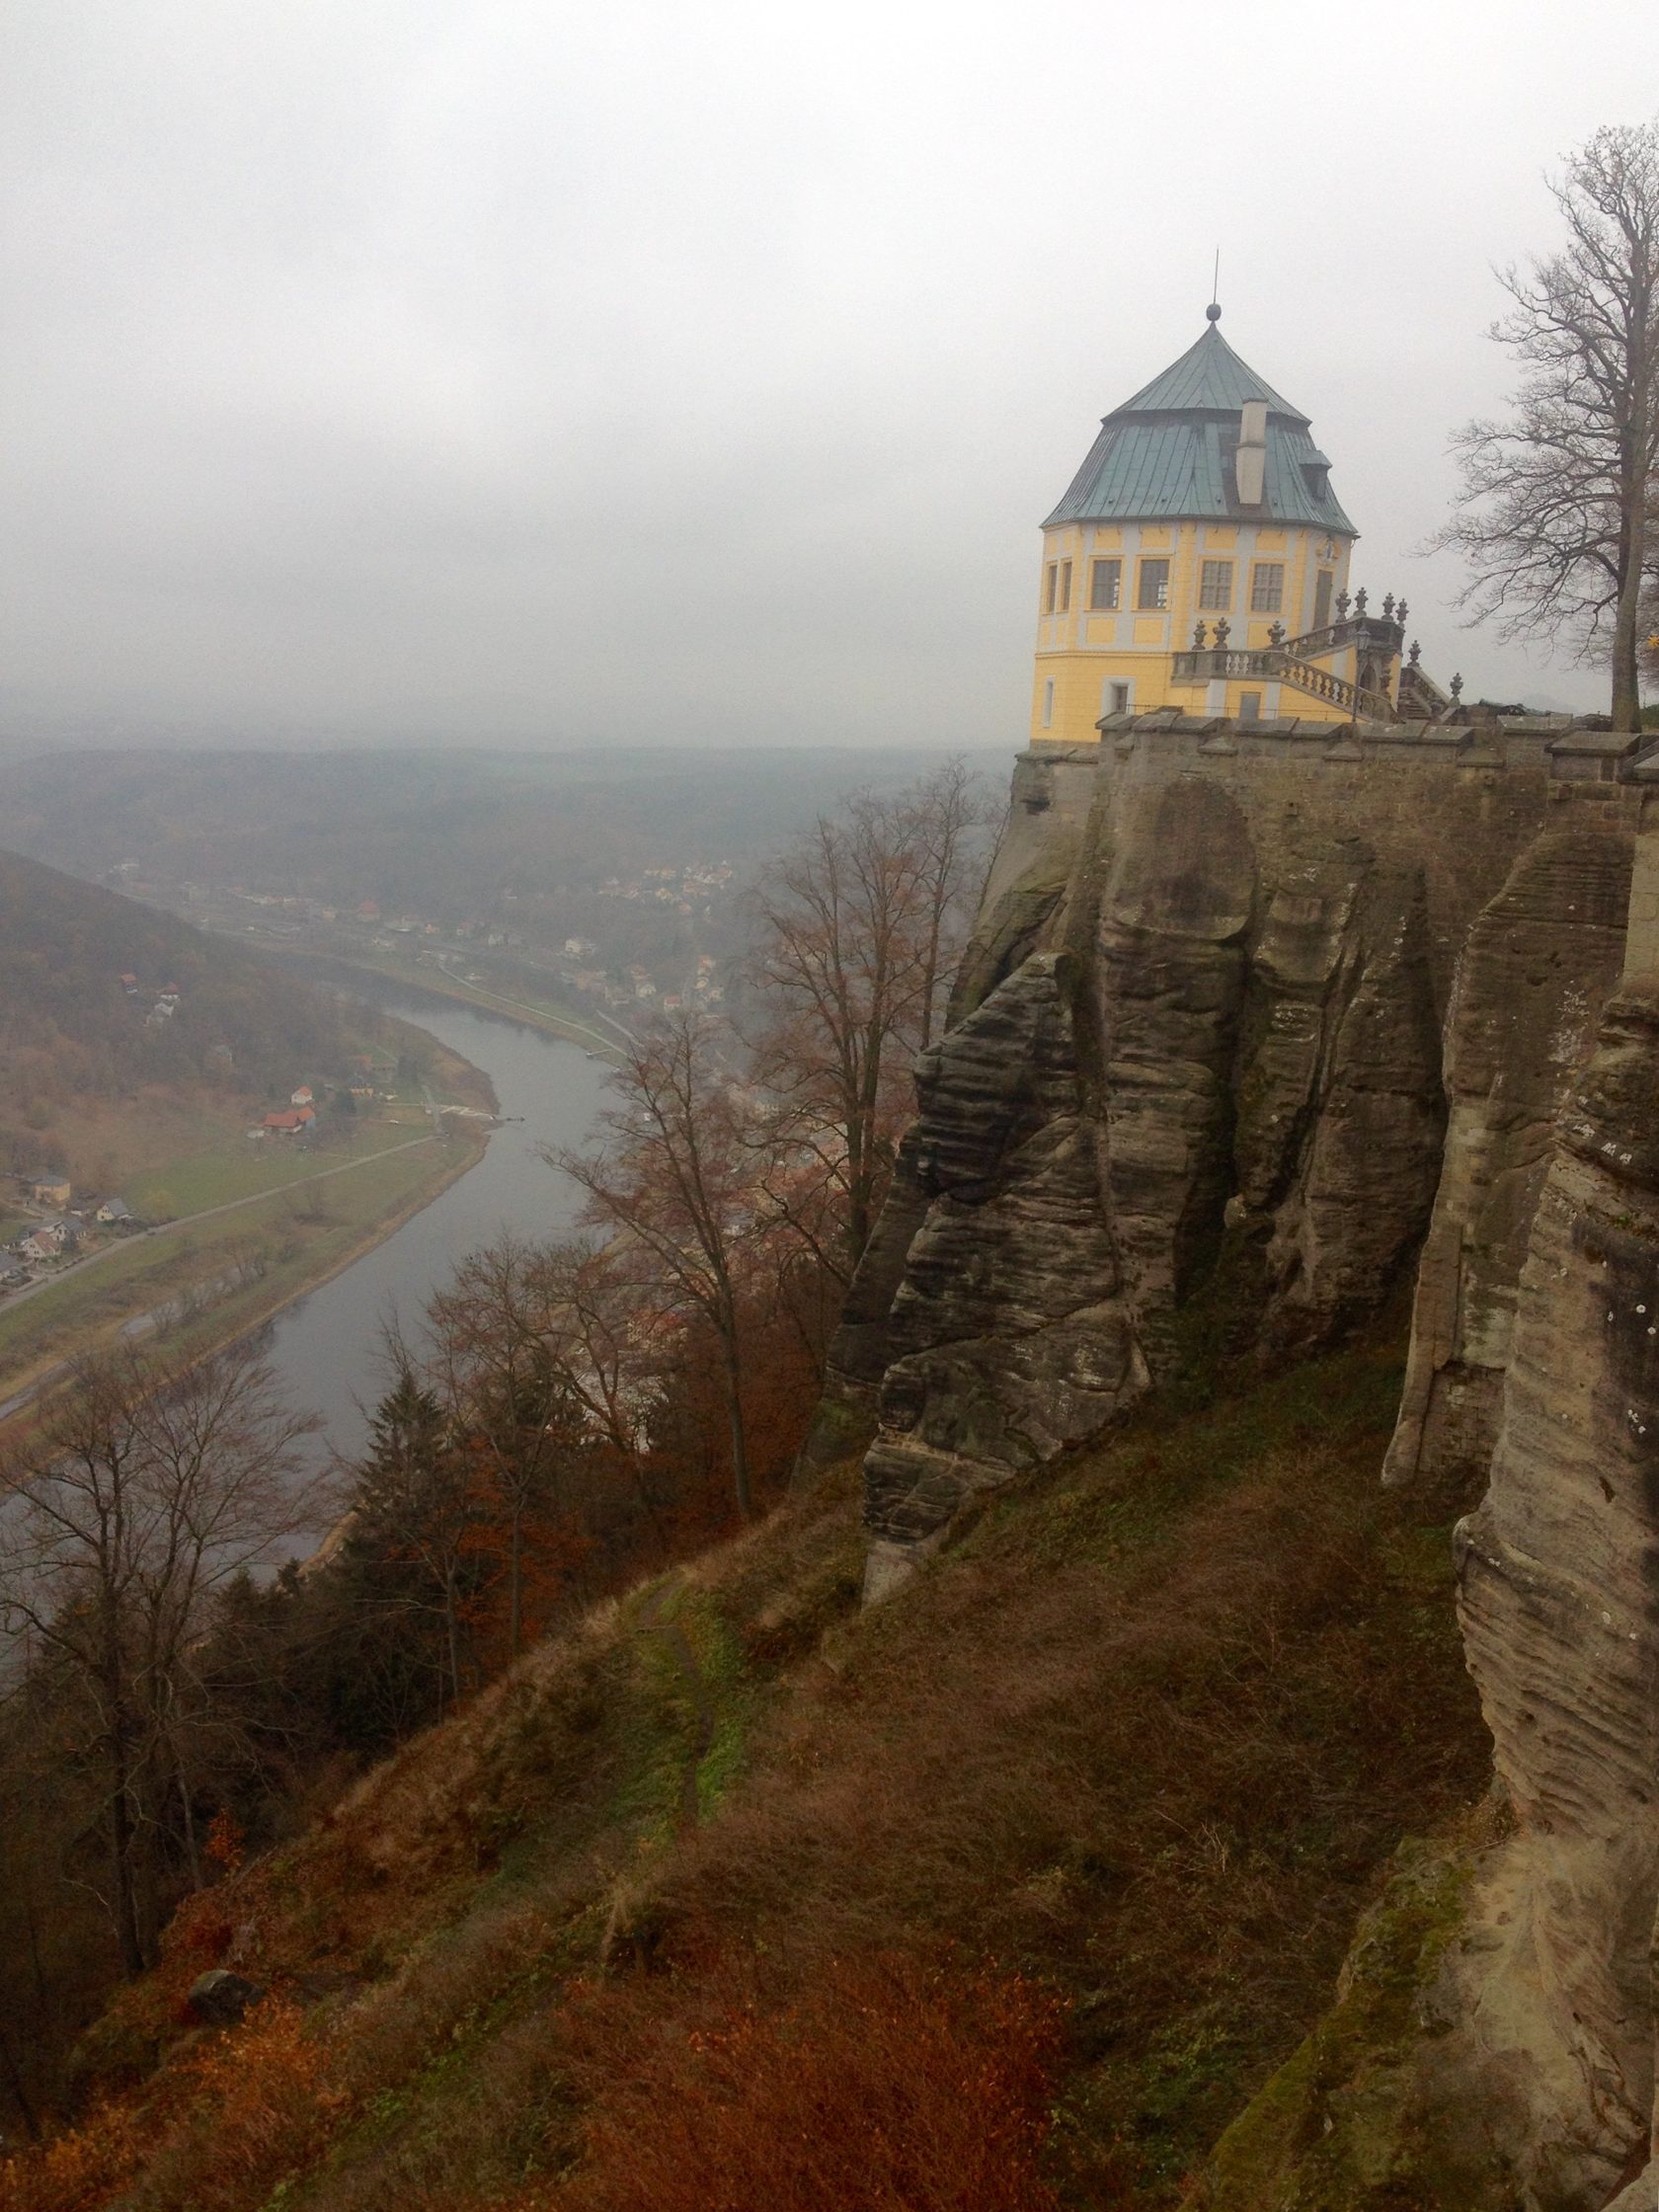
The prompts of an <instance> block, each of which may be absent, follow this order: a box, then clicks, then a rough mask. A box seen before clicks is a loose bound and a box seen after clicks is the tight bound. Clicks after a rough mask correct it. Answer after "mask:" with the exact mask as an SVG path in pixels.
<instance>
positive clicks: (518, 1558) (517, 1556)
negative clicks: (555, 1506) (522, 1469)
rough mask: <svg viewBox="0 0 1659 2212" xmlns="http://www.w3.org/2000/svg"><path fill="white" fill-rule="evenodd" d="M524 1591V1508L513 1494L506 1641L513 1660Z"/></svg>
mask: <svg viewBox="0 0 1659 2212" xmlns="http://www.w3.org/2000/svg"><path fill="white" fill-rule="evenodd" d="M523 1590H524V1507H523V1502H522V1500H521V1499H520V1498H519V1497H518V1495H517V1493H516V1492H514V1499H513V1520H512V1535H511V1537H510V1538H509V1540H508V1554H507V1640H508V1648H509V1650H510V1651H511V1652H512V1655H513V1657H514V1659H516V1658H517V1656H518V1638H519V1633H520V1629H521V1624H522V1620H523Z"/></svg>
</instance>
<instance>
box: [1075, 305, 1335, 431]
mask: <svg viewBox="0 0 1659 2212" xmlns="http://www.w3.org/2000/svg"><path fill="white" fill-rule="evenodd" d="M1247 399H1264V400H1266V402H1267V405H1268V411H1269V413H1271V414H1276V415H1286V416H1289V418H1290V420H1291V421H1292V422H1293V423H1300V424H1301V425H1302V427H1303V428H1304V430H1305V429H1306V428H1307V417H1306V416H1305V415H1304V414H1303V413H1302V412H1301V410H1300V409H1298V408H1295V407H1293V406H1292V405H1291V403H1290V401H1289V400H1284V399H1281V398H1280V397H1279V394H1278V393H1277V392H1276V391H1275V390H1274V389H1273V386H1272V385H1271V384H1264V383H1263V382H1262V380H1261V378H1260V377H1259V376H1258V375H1257V374H1256V372H1255V370H1254V369H1253V368H1252V367H1251V366H1250V364H1249V362H1248V361H1241V360H1240V359H1239V357H1238V356H1237V355H1236V354H1235V353H1234V352H1233V350H1232V348H1231V347H1230V346H1229V345H1228V344H1227V342H1226V340H1225V338H1224V337H1223V336H1222V334H1221V332H1220V331H1219V330H1218V329H1217V328H1216V325H1215V324H1214V323H1207V324H1206V325H1205V330H1204V336H1203V337H1202V338H1201V339H1199V340H1198V341H1197V342H1196V344H1194V345H1191V346H1189V347H1188V348H1187V350H1186V352H1185V353H1184V354H1183V355H1182V356H1181V357H1180V359H1179V360H1178V361H1171V362H1170V364H1169V366H1168V367H1167V368H1166V369H1165V370H1164V371H1163V373H1162V374H1161V375H1159V376H1154V377H1153V378H1152V380H1151V382H1150V383H1149V384H1147V385H1146V386H1145V387H1144V388H1143V389H1142V390H1141V391H1139V392H1137V393H1136V395H1135V397H1134V398H1133V399H1126V400H1125V401H1124V403H1123V405H1122V406H1121V407H1117V408H1114V409H1113V410H1112V414H1111V415H1109V416H1108V417H1107V418H1106V420H1107V421H1108V422H1111V421H1112V420H1113V417H1114V416H1118V415H1168V414H1184V413H1186V412H1187V411H1188V410H1190V409H1193V408H1210V409H1214V410H1216V411H1217V412H1219V413H1221V414H1224V415H1236V414H1237V413H1238V410H1239V409H1240V408H1241V407H1242V406H1243V404H1244V402H1245V401H1246V400H1247Z"/></svg>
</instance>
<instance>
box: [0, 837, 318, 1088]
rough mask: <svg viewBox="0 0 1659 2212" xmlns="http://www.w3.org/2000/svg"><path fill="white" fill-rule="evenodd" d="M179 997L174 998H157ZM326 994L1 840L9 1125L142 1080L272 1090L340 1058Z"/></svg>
mask: <svg viewBox="0 0 1659 2212" xmlns="http://www.w3.org/2000/svg"><path fill="white" fill-rule="evenodd" d="M162 1005H171V1009H172V1010H171V1011H170V1012H166V1013H163V1012H159V1011H158V1008H159V1007H161V1006H162ZM340 1050H341V1040H340V1037H339V1034H338V1025H337V1020H336V1016H335V1013H334V1009H333V1006H332V1004H331V1002H330V1001H329V1000H328V999H327V998H326V997H323V996H321V995H319V994H318V993H317V992H315V991H313V990H311V989H309V988H306V987H305V986H304V985H302V984H299V983H295V982H293V981H291V980H290V979H289V978H287V977H286V976H284V975H282V974H280V973H279V972H278V971H276V970H275V969H272V968H270V967H268V966H267V965H266V964H265V963H263V962H262V961H259V960H257V959H255V958H254V957H253V956H252V955H251V954H248V953H245V952H243V951H242V950H241V949H240V948H239V947H237V946H235V945H232V944H227V943H222V942H220V941H219V940H218V939H216V938H211V937H207V936H204V935H203V934H202V932H201V931H200V930H198V929H194V928H192V927H191V926H190V924H189V923H187V922H183V921H179V920H176V919H175V918H174V917H173V916H172V915H171V914H165V913H159V912H157V911H155V910H154V909H151V908H149V907H141V906H139V905H137V904H136V903H135V902H134V901H133V900H130V899H122V898H120V897H119V896H118V894H117V893H115V892H111V891H104V890H100V889H99V888H98V887H97V886H96V885H92V884H86V883H81V882H78V881H77V880H76V879H75V878H74V877H72V876H65V875H60V874H59V873H58V871H57V870H56V869H55V868H47V867H44V866H42V864H41V863H40V862H39V861H36V860H26V859H24V858H23V857H22V856H21V855H20V854H17V853H13V852H0V1128H4V1127H5V1126H6V1125H7V1124H9V1123H11V1122H13V1121H14V1119H18V1118H21V1119H23V1120H25V1121H26V1122H28V1123H29V1124H30V1126H33V1127H38V1126H40V1110H41V1108H42V1107H45V1108H48V1109H49V1107H50V1105H51V1104H52V1103H53V1102H54V1101H57V1100H61V1099H63V1098H64V1097H65V1096H72V1095H76V1094H86V1093H93V1094H101V1095H104V1096H119V1095H120V1094H121V1093H123V1092H127V1091H130V1090H133V1089H135V1088H137V1087H139V1086H141V1085H143V1084H147V1083H163V1084H185V1085H191V1084H197V1083H202V1082H207V1083H211V1084H213V1085H214V1086H215V1087H219V1088H224V1087H232V1088H235V1089H237V1090H241V1091H251V1092H258V1093H263V1092H265V1091H268V1090H271V1089H273V1088H278V1087H281V1088H285V1087H286V1084H287V1083H289V1082H292V1081H293V1080H294V1079H295V1077H294V1075H293V1073H292V1072H291V1071H292V1070H293V1069H295V1068H298V1069H301V1070H304V1071H310V1070H314V1069H317V1068H319V1067H329V1066H332V1065H334V1064H335V1063H336V1062H337V1060H338V1058H339V1053H340Z"/></svg>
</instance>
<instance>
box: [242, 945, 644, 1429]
mask: <svg viewBox="0 0 1659 2212" xmlns="http://www.w3.org/2000/svg"><path fill="white" fill-rule="evenodd" d="M342 980H344V979H342ZM350 988H351V989H352V990H353V992H354V993H355V994H356V996H358V997H361V998H364V999H367V1000H369V1001H370V1002H371V1003H373V1004H374V1005H377V1006H382V1007H384V1008H385V1009H386V1011H387V1012H388V1013H393V1014H399V1015H401V1016H402V1017H403V1018H404V1019H405V1020H406V1021H412V1022H415V1023H418V1024H419V1026H420V1027H421V1028H422V1029H425V1030H427V1031H429V1032H430V1033H431V1034H432V1035H433V1036H434V1037H435V1038H437V1040H438V1042H439V1043H440V1044H444V1045H447V1046H448V1047H449V1049H450V1051H451V1052H457V1053H460V1054H461V1055H462V1056H463V1057H464V1058H465V1059H467V1060H470V1061H471V1062H472V1064H473V1066H474V1067H481V1068H483V1070H484V1072H485V1073H486V1074H487V1075H488V1076H489V1078H490V1080H491V1082H492V1083H494V1085H495V1088H496V1098H497V1100H498V1102H499V1104H500V1107H501V1112H502V1116H503V1123H502V1127H501V1128H499V1129H497V1130H495V1131H494V1132H493V1133H492V1135H491V1137H490V1141H489V1145H488V1146H487V1148H486V1150H485V1153H484V1156H483V1158H482V1159H481V1160H480V1161H479V1162H478V1164H477V1166H475V1167H471V1168H469V1169H468V1170H467V1172H466V1173H465V1174H464V1175H463V1176H461V1177H460V1179H459V1180H458V1181H457V1182H453V1183H451V1184H450V1185H449V1187H448V1189H447V1190H445V1191H442V1192H440V1193H439V1194H438V1196H437V1197H436V1198H435V1199H434V1200H433V1202H432V1204H431V1205H430V1206H428V1207H425V1208H423V1210H422V1211H421V1212H420V1213H419V1214H414V1215H412V1216H411V1217H410V1219H409V1220H408V1221H407V1222H405V1223H404V1224H403V1225H402V1227H401V1228H398V1229H396V1230H394V1231H393V1233H392V1234H391V1235H390V1236H388V1237H387V1238H386V1240H385V1242H384V1243H383V1244H377V1245H375V1247H374V1248H373V1250H372V1251H369V1252H365V1253H364V1254H363V1256H362V1257H361V1258H360V1259H358V1260H354V1261H353V1263H352V1265H351V1266H350V1267H348V1268H346V1269H345V1270H344V1271H343V1272H342V1273H341V1274H339V1275H337V1276H335V1277H334V1279H333V1280H332V1281H331V1282H328V1283H324V1284H323V1285H322V1286H321V1287H320V1288H319V1289H318V1290H315V1291H312V1292H310V1293H308V1294H307V1296H305V1297H304V1298H301V1299H296V1300H295V1302H294V1303H293V1304H291V1305H287V1306H284V1307H283V1308H282V1310H281V1311H280V1312H279V1313H278V1314H276V1317H275V1319H274V1320H273V1321H272V1322H271V1323H270V1324H269V1328H268V1330H267V1331H266V1332H265V1335H264V1338H263V1343H262V1349H263V1351H264V1354H265V1357H266V1359H267V1360H268V1362H269V1363H270V1365H271V1366H272V1367H273V1368H274V1369H275V1370H276V1375H277V1376H278V1378H279V1380H280V1382H281V1383H282V1387H283V1390H284V1392H285V1394H286V1396H287V1399H288V1402H289V1404H290V1405H291V1406H293V1407H294V1408H295V1409H296V1410H300V1409H302V1410H309V1411H313V1412H316V1413H318V1414H320V1415H321V1416H322V1420H323V1431H322V1435H321V1438H320V1439H319V1440H318V1444H317V1447H316V1451H317V1457H318V1459H319V1462H321V1461H322V1460H325V1459H327V1458H328V1457H329V1456H330V1454H331V1453H339V1454H341V1455H343V1456H344V1457H347V1458H350V1457H351V1456H352V1455H353V1454H355V1453H356V1451H357V1450H358V1449H359V1448H360V1447H361V1445H362V1443H363V1441H364V1438H365V1437H366V1435H367V1432H368V1414H369V1413H370V1412H371V1411H372V1409H373V1406H374V1403H375V1401H376V1399H377V1398H378V1397H379V1395H380V1394H381V1391H382V1389H383V1387H384V1379H383V1376H382V1373H381V1368H380V1364H379V1359H380V1341H381V1331H382V1329H383V1326H384V1324H385V1323H386V1322H387V1321H388V1320H390V1319H393V1318H397V1319H400V1320H401V1321H402V1322H403V1324H404V1326H405V1327H406V1328H407V1329H408V1330H409V1332H410V1334H411V1335H412V1336H413V1335H415V1334H416V1333H417V1324H418V1323H419V1320H420V1316H421V1309H422V1307H423V1306H424V1305H425V1304H426V1302H427V1300H428V1299H429V1298H430V1297H431V1296H432V1294H433V1293H434V1292H435V1291H436V1290H439V1289H441V1288H442V1286H443V1284H444V1283H445V1282H446V1281H447V1280H448V1277H449V1275H450V1272H451V1270H452V1269H453V1268H454V1266H455V1264H456V1262H457V1261H459V1260H462V1259H464V1258H465V1257H466V1255H467V1253H468V1252H471V1251H475V1250H476V1249H477V1248H478V1246H479V1245H480V1244H484V1243H487V1242H488V1241H489V1240H490V1238H491V1237H493V1236H495V1235H497V1234H499V1233H500V1231H501V1230H502V1229H504V1228H511V1229H514V1230H515V1231H516V1232H517V1233H518V1234H519V1235H520V1236H525V1237H540V1236H551V1235H555V1234H557V1233H558V1232H559V1231H560V1230H562V1229H567V1228H569V1227H571V1226H572V1225H573V1224H574V1221H575V1218H576V1212H577V1194H576V1192H575V1191H574V1190H573V1188H572V1187H571V1185H570V1184H569V1183H568V1182H567V1181H566V1180H565V1178H564V1177H563V1176H562V1175H560V1174H559V1173H558V1172H557V1171H556V1170H555V1169H553V1168H551V1167H549V1166H547V1164H546V1163H545V1162H544V1161H543V1159H542V1158H541V1152H540V1148H541V1147H542V1146H548V1145H552V1146H560V1145H566V1146H576V1145H580V1144H581V1143H582V1142H583V1140H584V1139H585V1138H586V1137H587V1135H588V1133H589V1131H590V1130H591V1129H592V1128H593V1120H594V1116H595V1115H596V1114H597V1112H598V1110H599V1107H600V1105H601V1104H602V1102H603V1096H604V1087H605V1078H606V1076H607V1074H608V1072H609V1070H608V1069H607V1068H606V1067H604V1065H603V1064H602V1063H600V1062H599V1061H596V1060H593V1059H591V1058H590V1057H589V1055H588V1054H587V1053H585V1052H584V1051H583V1050H582V1049H581V1047H580V1046H577V1045H572V1044H568V1043H566V1042H565V1041H564V1040H563V1039H561V1038H555V1037H549V1036H547V1035H545V1034H544V1033H543V1032H542V1031H540V1030H535V1029H526V1028H524V1027H522V1026H521V1025H520V1024H519V1023H517V1022H514V1021H510V1020H507V1019H505V1018H498V1017H497V1016H496V1015H494V1014H482V1013H474V1012H472V1011H471V1010H470V1009H469V1008H467V1007H463V1006H457V1005H455V1004H454V1003H453V1002H452V1001H450V1000H448V999H444V998H439V997H437V996H436V995H435V994H434V993H429V992H425V991H417V990H409V989H406V988H400V987H398V986H396V985H388V986H387V987H386V988H384V990H381V989H379V988H376V987H375V985H374V984H373V982H372V981H371V980H366V979H363V978H360V977H357V976H354V977H353V978H352V981H351V985H350ZM519 1117H521V1119H520V1118H519Z"/></svg>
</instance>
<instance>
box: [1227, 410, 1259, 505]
mask: <svg viewBox="0 0 1659 2212" xmlns="http://www.w3.org/2000/svg"><path fill="white" fill-rule="evenodd" d="M1232 465H1233V471H1234V474H1235V476H1236V479H1237V483H1238V504H1239V506H1240V507H1260V505H1261V503H1262V494H1263V491H1264V490H1265V488H1266V482H1267V402H1266V400H1264V399H1247V400H1246V401H1245V402H1244V405H1243V406H1242V407H1241V408H1240V409H1239V411H1238V451H1237V453H1236V455H1235V456H1234V459H1233V464H1232Z"/></svg>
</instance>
